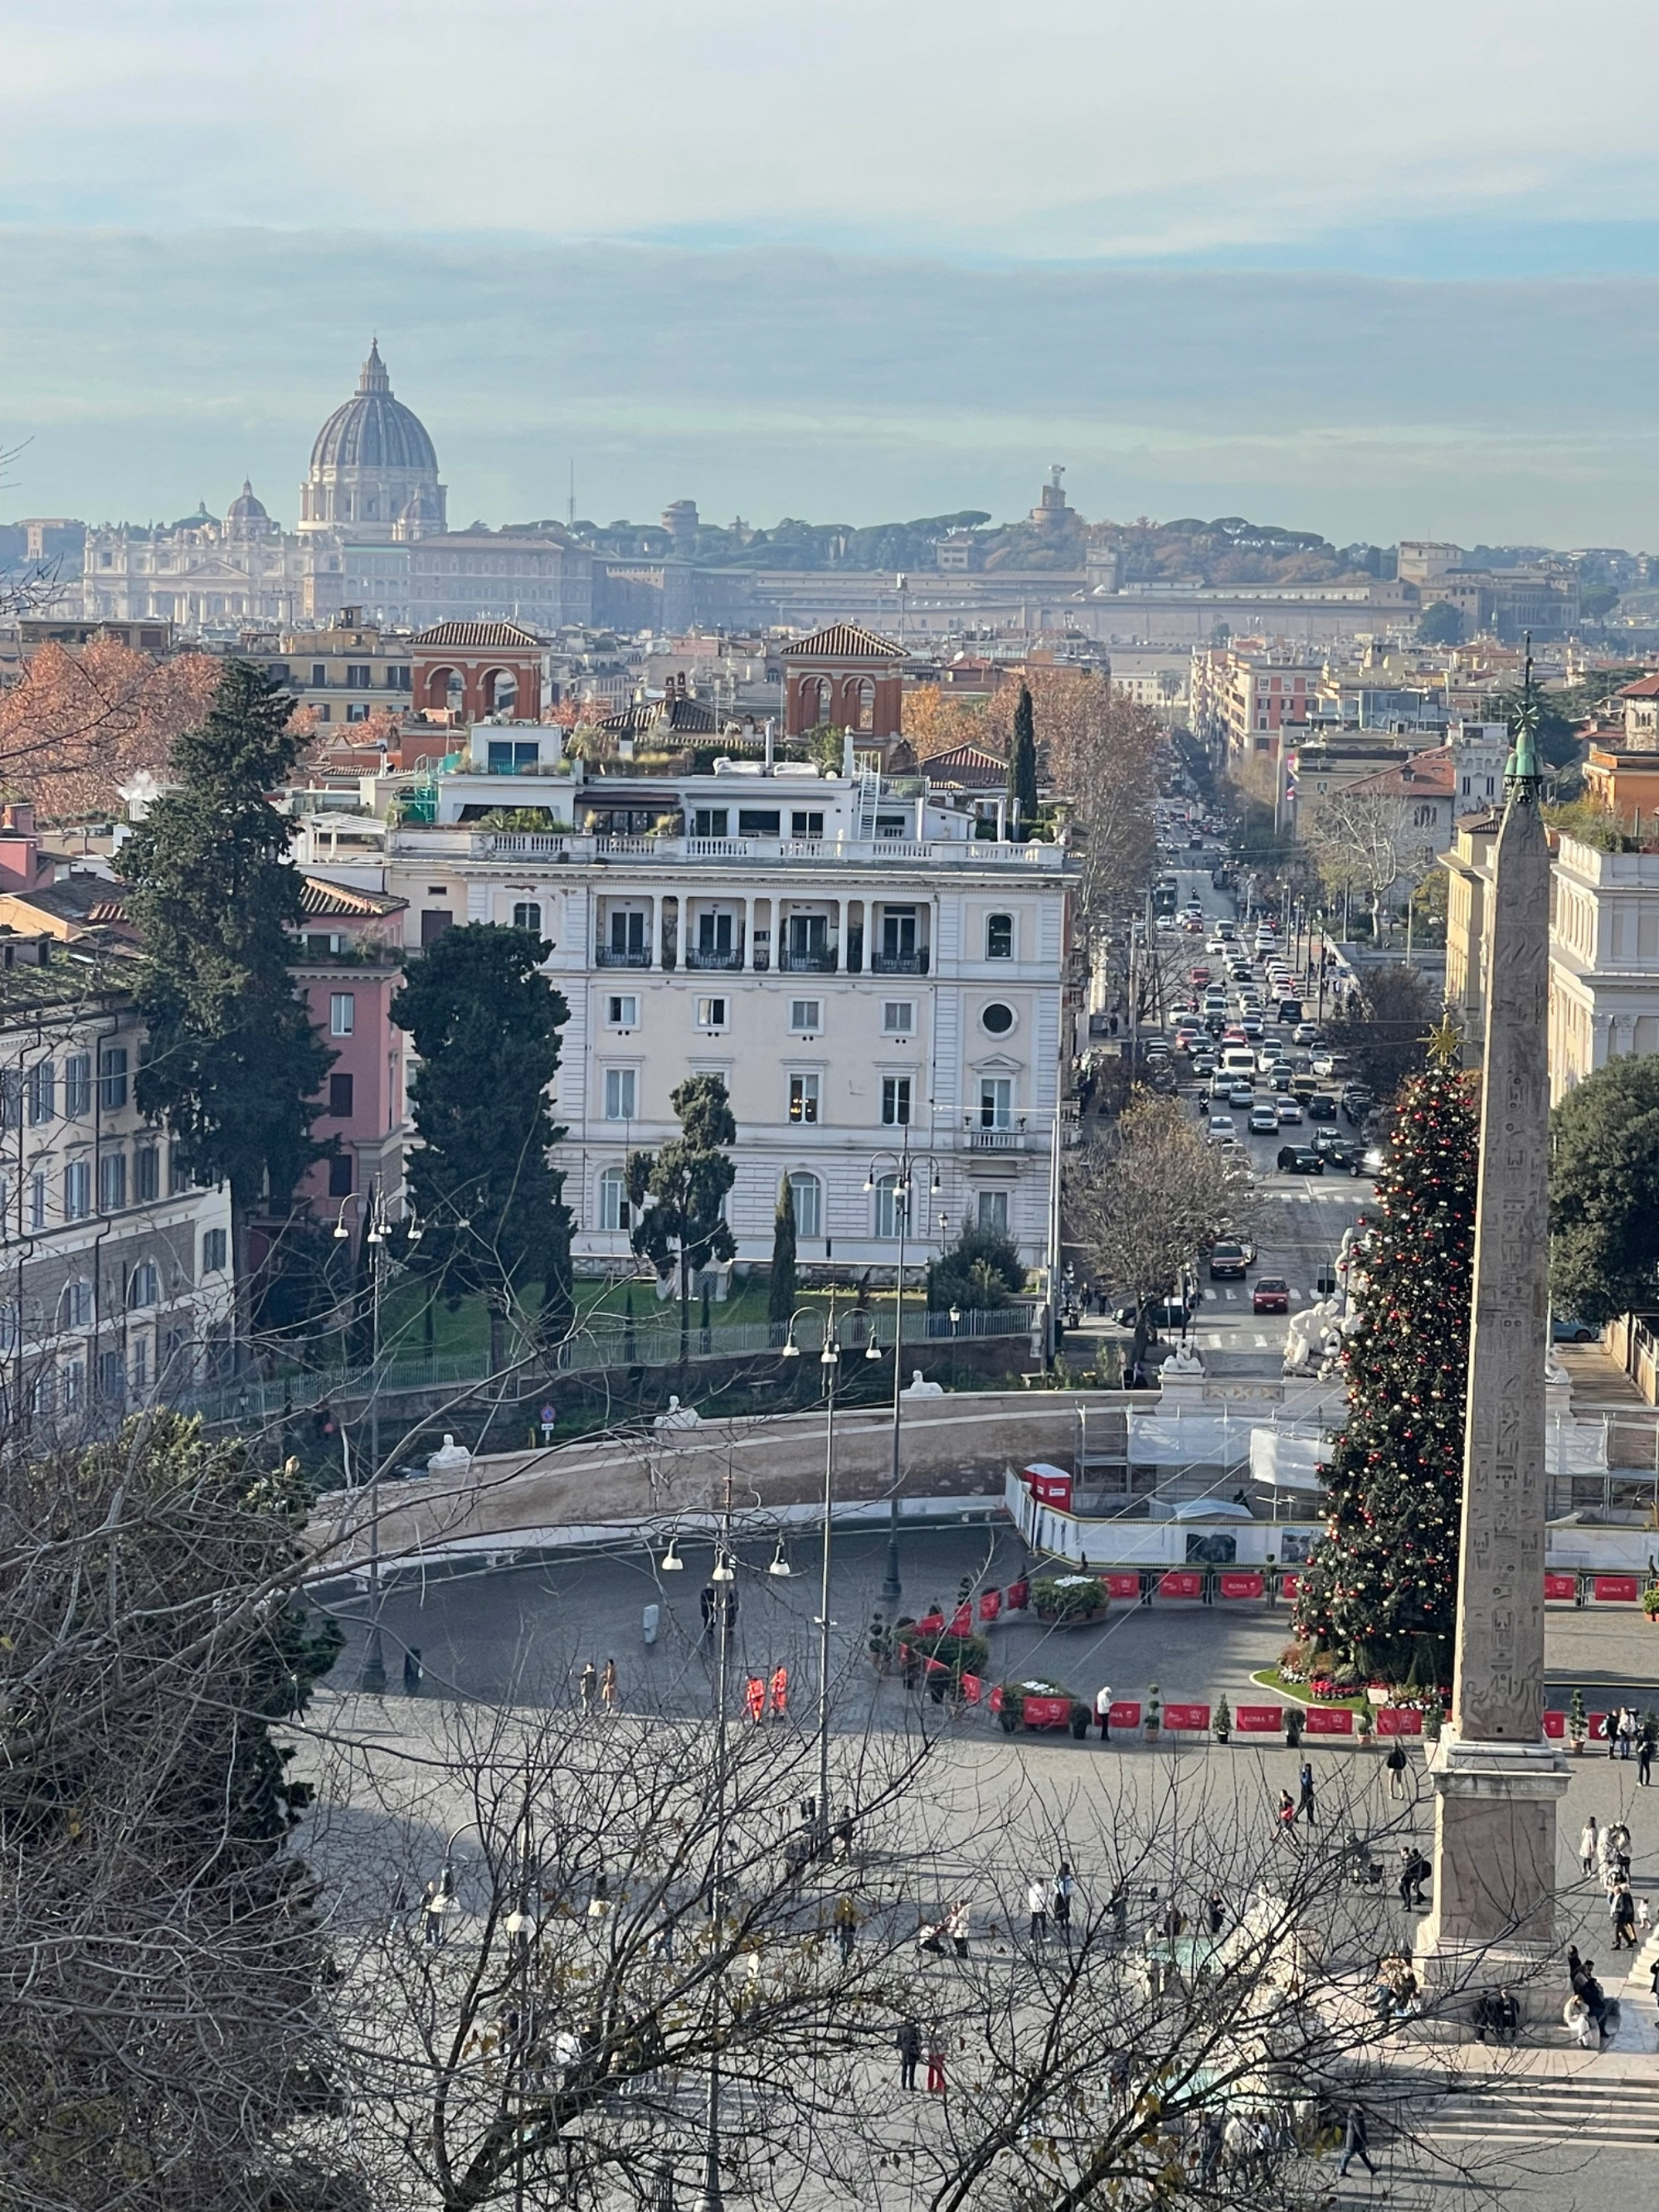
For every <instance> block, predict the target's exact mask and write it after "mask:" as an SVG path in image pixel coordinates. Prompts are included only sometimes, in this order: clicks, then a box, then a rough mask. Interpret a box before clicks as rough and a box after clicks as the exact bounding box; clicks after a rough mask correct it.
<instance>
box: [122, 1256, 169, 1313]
mask: <svg viewBox="0 0 1659 2212" xmlns="http://www.w3.org/2000/svg"><path fill="white" fill-rule="evenodd" d="M160 1296H161V1277H160V1276H159V1275H158V1274H157V1273H156V1272H155V1261H154V1260H141V1261H139V1262H138V1265H137V1267H135V1268H134V1269H133V1271H132V1273H131V1275H130V1276H129V1277H128V1278H127V1305H128V1307H129V1309H132V1308H136V1307H138V1306H153V1305H154V1304H155V1301H156V1299H157V1298H158V1297H160Z"/></svg>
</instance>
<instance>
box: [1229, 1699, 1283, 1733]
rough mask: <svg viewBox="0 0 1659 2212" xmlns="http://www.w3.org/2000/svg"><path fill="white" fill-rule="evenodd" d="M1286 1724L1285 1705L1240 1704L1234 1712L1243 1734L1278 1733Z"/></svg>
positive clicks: (1234, 1722)
mask: <svg viewBox="0 0 1659 2212" xmlns="http://www.w3.org/2000/svg"><path fill="white" fill-rule="evenodd" d="M1284 1725H1285V1708H1284V1706H1283V1705H1240V1706H1238V1707H1237V1710H1236V1711H1235V1712H1234V1714H1233V1726H1234V1727H1235V1728H1236V1729H1237V1730H1238V1731H1239V1733H1240V1735H1278V1733H1279V1729H1282V1728H1283V1727H1284Z"/></svg>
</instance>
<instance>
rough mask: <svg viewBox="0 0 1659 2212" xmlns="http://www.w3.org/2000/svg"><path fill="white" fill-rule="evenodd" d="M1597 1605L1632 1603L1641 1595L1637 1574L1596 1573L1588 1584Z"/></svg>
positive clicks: (1640, 1581)
mask: <svg viewBox="0 0 1659 2212" xmlns="http://www.w3.org/2000/svg"><path fill="white" fill-rule="evenodd" d="M1590 1588H1591V1591H1592V1593H1593V1595H1594V1596H1595V1602H1596V1603H1597V1604H1598V1605H1634V1604H1635V1603H1636V1601H1637V1600H1638V1598H1639V1597H1640V1596H1641V1595H1642V1580H1641V1577H1640V1576H1639V1575H1597V1576H1595V1577H1594V1579H1593V1580H1592V1582H1591V1584H1590Z"/></svg>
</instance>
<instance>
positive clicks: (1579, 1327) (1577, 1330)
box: [1550, 1314, 1601, 1344]
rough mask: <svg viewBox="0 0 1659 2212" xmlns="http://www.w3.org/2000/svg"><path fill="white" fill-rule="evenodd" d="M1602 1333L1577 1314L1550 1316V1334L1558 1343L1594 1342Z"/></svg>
mask: <svg viewBox="0 0 1659 2212" xmlns="http://www.w3.org/2000/svg"><path fill="white" fill-rule="evenodd" d="M1550 1334H1551V1336H1552V1337H1553V1339H1554V1340H1555V1342H1556V1343H1557V1344H1594V1343H1595V1340H1596V1339H1597V1338H1598V1337H1599V1336H1600V1335H1601V1330H1600V1329H1599V1328H1591V1327H1590V1325H1589V1322H1587V1321H1580V1320H1579V1318H1578V1316H1577V1314H1552V1315H1551V1316H1550Z"/></svg>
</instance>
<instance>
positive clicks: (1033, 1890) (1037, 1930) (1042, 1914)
mask: <svg viewBox="0 0 1659 2212" xmlns="http://www.w3.org/2000/svg"><path fill="white" fill-rule="evenodd" d="M1025 1910H1026V1911H1027V1912H1028V1913H1029V1914H1030V1931H1029V1932H1030V1940H1031V1942H1033V1943H1034V1944H1035V1945H1036V1948H1037V1949H1038V1950H1039V1951H1040V1950H1041V1949H1042V1945H1043V1940H1044V1938H1045V1937H1046V1936H1047V1935H1048V1883H1047V1882H1046V1881H1043V1880H1042V1877H1041V1875H1039V1876H1038V1877H1037V1879H1036V1881H1031V1882H1029V1883H1027V1885H1026V1889H1025Z"/></svg>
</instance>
